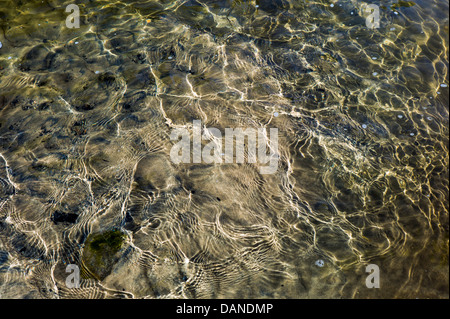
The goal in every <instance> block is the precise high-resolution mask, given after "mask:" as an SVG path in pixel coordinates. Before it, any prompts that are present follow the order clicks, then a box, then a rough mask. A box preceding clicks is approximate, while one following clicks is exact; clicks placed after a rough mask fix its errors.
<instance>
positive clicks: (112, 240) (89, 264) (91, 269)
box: [82, 230, 126, 280]
mask: <svg viewBox="0 0 450 319" xmlns="http://www.w3.org/2000/svg"><path fill="white" fill-rule="evenodd" d="M125 239H126V234H125V233H123V232H121V231H120V230H110V231H106V232H103V233H97V234H91V235H89V236H88V238H87V239H86V243H85V245H84V249H83V256H82V260H83V266H84V270H85V272H83V273H84V275H85V276H86V277H94V278H96V279H99V280H103V279H104V278H106V277H107V276H108V275H109V274H110V273H111V270H112V268H113V266H114V264H116V263H117V261H118V260H119V258H120V250H121V248H122V246H123V243H124V242H125Z"/></svg>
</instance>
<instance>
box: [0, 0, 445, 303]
mask: <svg viewBox="0 0 450 319" xmlns="http://www.w3.org/2000/svg"><path fill="white" fill-rule="evenodd" d="M71 3H72V2H71V1H56V0H50V1H1V0H0V27H1V32H0V42H1V44H2V45H1V48H0V297H1V298H58V297H59V298H117V297H119V298H132V297H134V298H144V297H145V298H449V279H448V275H449V263H448V251H449V228H448V225H449V221H448V211H449V209H448V207H449V195H448V191H449V184H448V177H449V175H448V174H449V171H448V166H449V157H448V143H449V130H448V125H449V107H448V102H449V91H448V90H449V89H448V44H449V41H448V37H449V30H448V23H449V21H448V1H445V0H421V1H415V4H414V5H412V6H406V5H404V2H399V1H392V0H389V1H383V2H380V1H373V2H370V3H374V4H377V5H383V6H384V7H383V8H382V9H381V10H380V24H381V25H380V28H379V29H369V28H368V27H367V26H366V24H365V16H364V13H363V10H362V4H363V2H362V1H346V0H341V1H325V0H322V1H294V0H291V1H288V0H275V1H268V0H265V1H262V0H260V1H242V0H233V1H231V0H230V1H225V0H224V1H192V0H191V1H187V0H177V1H167V0H164V1H156V0H153V1H144V0H141V1H92V2H91V1H77V2H76V4H77V5H78V6H79V8H80V13H81V19H80V28H73V29H69V28H67V27H66V25H65V21H66V17H67V16H68V15H69V13H66V12H65V8H66V6H67V5H69V4H71ZM368 3H369V2H368ZM395 3H397V5H395ZM399 3H400V5H399ZM402 3H403V5H402ZM194 120H201V121H202V124H203V125H204V126H205V127H214V128H218V129H220V130H221V131H222V132H224V130H225V128H237V127H242V128H254V129H257V128H262V127H265V128H277V129H278V137H279V143H278V153H279V155H280V158H279V167H278V170H277V172H276V173H275V174H268V175H263V174H261V173H260V170H259V165H258V163H255V164H252V163H243V164H235V163H233V164H226V163H224V164H206V163H197V164H196V163H193V164H183V163H180V164H175V163H173V161H171V158H170V156H169V154H170V150H171V147H172V145H173V144H174V141H171V140H170V134H171V132H172V130H173V129H174V128H180V127H181V128H183V127H184V128H188V129H189V130H191V129H192V123H193V121H194ZM118 233H121V234H122V233H123V234H124V235H123V237H121V236H122V235H117V234H118ZM122 239H123V240H122ZM67 264H75V265H77V266H79V267H80V269H81V282H80V284H81V287H80V288H78V289H71V288H68V287H67V286H66V284H65V282H66V277H67V276H68V274H67V273H66V272H65V269H66V266H67ZM369 264H375V265H378V266H379V269H380V288H378V289H376V288H372V289H369V288H367V287H366V277H367V276H368V275H369V274H368V273H367V272H366V266H367V265H369Z"/></svg>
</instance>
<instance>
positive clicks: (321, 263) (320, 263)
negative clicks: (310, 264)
mask: <svg viewBox="0 0 450 319" xmlns="http://www.w3.org/2000/svg"><path fill="white" fill-rule="evenodd" d="M314 264H315V265H316V266H318V267H323V266H324V265H325V262H324V261H323V260H322V259H318V260H316V262H315V263H314Z"/></svg>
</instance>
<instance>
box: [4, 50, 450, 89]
mask: <svg viewBox="0 0 450 319" xmlns="http://www.w3.org/2000/svg"><path fill="white" fill-rule="evenodd" d="M1 44H2V43H1V42H0V48H1V47H2V45H1ZM446 87H447V84H445V83H442V84H441V88H446Z"/></svg>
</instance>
